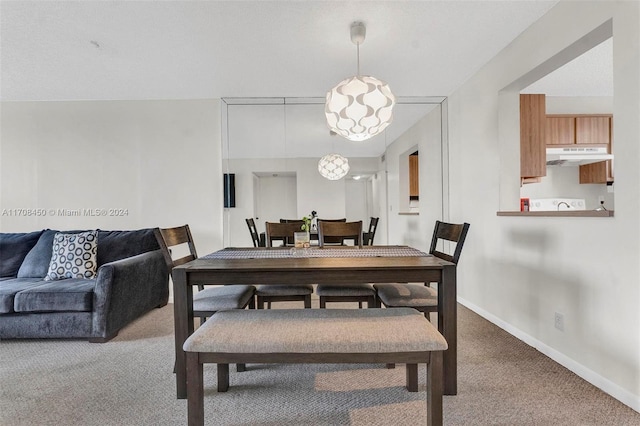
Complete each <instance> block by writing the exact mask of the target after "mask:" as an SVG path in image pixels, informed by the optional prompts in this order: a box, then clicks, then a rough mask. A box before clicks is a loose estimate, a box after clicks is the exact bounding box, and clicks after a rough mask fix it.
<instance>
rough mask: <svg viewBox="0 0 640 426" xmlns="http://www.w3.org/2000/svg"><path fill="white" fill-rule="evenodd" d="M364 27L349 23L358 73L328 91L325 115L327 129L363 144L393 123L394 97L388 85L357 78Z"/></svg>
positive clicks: (360, 77) (362, 76)
mask: <svg viewBox="0 0 640 426" xmlns="http://www.w3.org/2000/svg"><path fill="white" fill-rule="evenodd" d="M365 35H366V27H365V25H364V23H362V22H354V23H352V24H351V41H352V42H353V43H355V44H356V46H357V57H358V74H357V75H355V76H353V77H349V78H347V79H344V80H342V81H341V82H340V83H338V84H337V85H336V86H335V87H334V88H333V89H331V90H329V91H328V92H327V99H326V103H325V109H324V112H325V116H326V117H327V124H328V126H329V128H330V129H331V130H332V131H334V132H336V133H337V134H339V135H340V136H343V137H345V138H347V139H349V140H352V141H364V140H367V139H369V138H371V137H373V136H375V135H377V134H378V133H380V132H382V131H383V130H384V129H385V128H386V127H387V126H388V125H389V124H391V121H392V120H393V106H394V105H395V103H396V99H395V96H394V95H393V93H392V92H391V89H390V88H389V85H388V84H387V83H385V82H384V81H381V80H378V79H377V78H375V77H371V76H367V75H360V44H361V43H362V42H364V38H365Z"/></svg>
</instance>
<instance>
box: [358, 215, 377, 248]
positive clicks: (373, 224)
mask: <svg viewBox="0 0 640 426" xmlns="http://www.w3.org/2000/svg"><path fill="white" fill-rule="evenodd" d="M378 220H380V218H378V217H372V218H371V219H370V220H369V230H368V231H367V232H363V233H362V245H364V246H372V245H373V238H374V237H375V236H376V229H378Z"/></svg>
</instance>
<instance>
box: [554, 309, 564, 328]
mask: <svg viewBox="0 0 640 426" xmlns="http://www.w3.org/2000/svg"><path fill="white" fill-rule="evenodd" d="M555 327H556V328H557V329H558V330H560V331H564V315H562V314H561V313H559V312H556V316H555Z"/></svg>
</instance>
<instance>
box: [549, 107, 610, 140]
mask: <svg viewBox="0 0 640 426" xmlns="http://www.w3.org/2000/svg"><path fill="white" fill-rule="evenodd" d="M611 119H612V117H611V114H598V115H591V114H590V115H575V114H549V115H547V117H546V119H545V124H546V126H545V128H546V133H547V134H546V141H547V142H546V143H547V145H553V146H557V145H575V144H587V145H609V144H610V143H611Z"/></svg>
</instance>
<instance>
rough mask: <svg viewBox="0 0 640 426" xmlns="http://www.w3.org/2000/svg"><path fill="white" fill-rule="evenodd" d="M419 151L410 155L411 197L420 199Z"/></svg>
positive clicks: (411, 198)
mask: <svg viewBox="0 0 640 426" xmlns="http://www.w3.org/2000/svg"><path fill="white" fill-rule="evenodd" d="M418 158H419V157H418V152H417V151H416V152H414V153H413V154H411V155H410V156H409V199H410V200H418V199H420V184H419V182H420V174H419V172H418V171H419V168H418Z"/></svg>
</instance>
